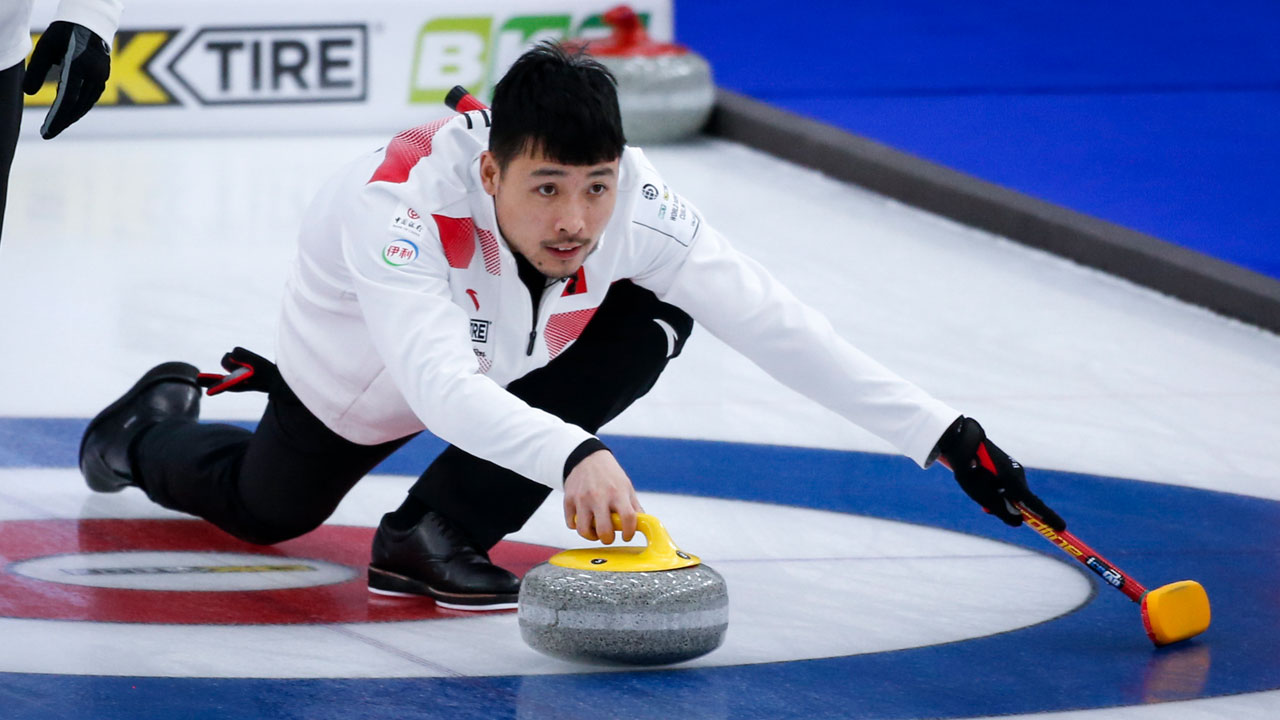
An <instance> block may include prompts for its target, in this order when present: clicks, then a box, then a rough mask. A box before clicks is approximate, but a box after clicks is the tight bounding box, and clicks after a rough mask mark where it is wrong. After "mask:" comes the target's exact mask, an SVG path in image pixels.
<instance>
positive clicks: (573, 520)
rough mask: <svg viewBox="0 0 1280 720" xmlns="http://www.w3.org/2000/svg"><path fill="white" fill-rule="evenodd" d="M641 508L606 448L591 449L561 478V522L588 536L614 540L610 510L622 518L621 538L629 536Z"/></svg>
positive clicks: (628, 537) (627, 480)
mask: <svg viewBox="0 0 1280 720" xmlns="http://www.w3.org/2000/svg"><path fill="white" fill-rule="evenodd" d="M641 512H644V508H642V507H640V499H639V498H637V497H636V491H635V488H634V487H632V485H631V479H630V478H628V477H627V473H626V472H625V471H623V469H622V466H621V465H619V464H618V461H617V460H615V459H614V457H613V453H611V452H609V451H608V450H597V451H596V452H594V453H591V454H590V455H588V456H587V457H586V458H584V459H583V460H582V462H580V463H578V464H577V466H575V467H574V468H573V470H572V471H571V472H570V473H569V477H567V478H565V479H564V523H565V525H567V526H568V527H569V529H571V530H577V531H578V534H579V535H581V536H582V537H584V538H586V539H588V540H599V541H600V542H602V543H604V544H605V545H609V544H611V543H613V518H612V517H611V515H612V513H617V514H618V517H620V518H621V519H622V539H623V540H624V541H629V540H631V538H632V537H633V536H635V533H636V513H641Z"/></svg>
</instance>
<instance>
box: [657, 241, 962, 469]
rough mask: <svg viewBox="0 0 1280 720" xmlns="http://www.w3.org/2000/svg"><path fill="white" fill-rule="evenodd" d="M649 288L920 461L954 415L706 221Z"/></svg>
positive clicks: (794, 386) (756, 360)
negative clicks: (656, 287)
mask: <svg viewBox="0 0 1280 720" xmlns="http://www.w3.org/2000/svg"><path fill="white" fill-rule="evenodd" d="M658 294H659V296H660V297H661V298H662V299H663V300H664V301H666V302H669V303H671V304H672V305H675V306H677V307H680V308H683V309H684V310H685V311H686V312H688V313H689V314H690V315H692V316H693V318H694V319H695V320H697V321H698V322H699V323H701V324H702V325H703V326H705V327H706V328H707V330H709V331H710V332H711V333H712V334H713V335H715V336H716V337H718V338H720V339H721V340H723V341H724V342H726V343H727V344H728V345H729V346H730V347H732V348H734V349H735V350H737V351H738V352H740V353H742V354H743V355H745V356H746V357H747V358H749V359H750V360H751V361H752V362H754V363H755V364H756V365H759V366H760V367H761V368H762V369H763V370H765V371H766V372H768V373H769V374H770V375H772V376H773V377H774V378H776V379H777V380H779V381H781V382H782V383H783V384H785V385H786V386H788V387H790V388H791V389H793V390H796V391H797V392H800V393H802V394H803V395H805V396H807V397H809V398H810V399H812V400H814V401H816V402H818V403H820V404H821V405H824V406H826V407H827V408H830V409H831V410H834V411H835V412H837V413H839V414H841V415H843V416H844V417H845V418H847V419H849V420H850V421H852V422H854V423H855V424H857V425H860V426H861V427H863V428H865V429H867V430H869V431H870V432H872V433H874V434H875V435H877V436H879V437H880V438H882V439H884V440H885V441H887V442H889V443H890V444H891V445H893V446H894V447H896V448H898V450H899V451H901V452H902V453H903V454H904V455H906V456H908V457H910V458H911V459H912V460H915V461H916V462H917V463H918V464H919V465H921V466H922V467H923V466H925V465H926V463H927V462H928V459H929V454H930V453H931V451H932V450H933V448H934V446H935V445H936V444H937V442H938V439H939V438H941V437H942V434H943V432H945V431H946V429H947V427H948V426H949V425H950V424H951V423H952V422H954V421H955V419H956V418H957V417H959V415H960V413H958V412H956V411H955V410H953V409H952V408H950V407H948V406H947V405H946V404H945V403H942V402H940V401H939V400H937V399H935V398H933V397H932V396H930V395H929V394H928V393H926V392H924V391H923V390H921V389H920V388H919V387H917V386H915V385H913V384H911V383H910V382H908V381H906V380H904V379H903V378H901V377H899V376H898V375H896V374H894V373H893V372H891V371H890V370H889V369H888V368H885V367H884V366H883V365H881V364H879V363H878V362H876V361H875V360H872V359H871V358H870V357H868V356H867V355H866V354H864V353H862V352H861V351H860V350H858V349H857V348H855V347H853V346H852V345H851V344H849V343H848V342H846V341H845V340H844V339H843V338H841V337H840V336H839V335H837V334H836V331H835V329H834V328H833V327H832V326H831V323H830V321H828V320H827V318H826V317H824V316H823V315H822V314H821V313H819V312H818V311H816V310H814V309H813V308H811V307H809V306H807V305H805V304H804V303H802V302H800V300H798V299H797V298H796V297H795V296H794V295H792V294H791V292H790V291H789V290H788V289H787V288H786V287H784V286H783V285H782V283H780V282H778V281H777V280H776V279H775V278H774V277H773V276H772V275H770V274H769V272H768V271H767V270H765V269H764V267H762V266H761V265H760V264H759V263H757V262H755V261H754V260H752V259H751V258H749V257H747V256H745V255H743V254H741V253H739V252H738V251H737V250H735V249H734V248H733V247H731V246H730V245H729V242H728V241H727V240H726V239H725V238H724V237H723V236H721V235H720V234H719V233H717V232H716V231H715V229H714V228H711V227H709V226H707V225H706V224H705V223H704V224H702V225H701V227H700V228H699V229H698V237H697V241H696V242H695V243H693V244H692V247H691V248H690V249H689V251H688V255H687V257H685V258H684V261H683V263H682V264H681V265H680V267H679V269H678V270H676V271H675V272H674V274H673V275H672V276H671V280H670V285H669V287H667V288H666V289H665V290H664V291H662V290H660V291H658Z"/></svg>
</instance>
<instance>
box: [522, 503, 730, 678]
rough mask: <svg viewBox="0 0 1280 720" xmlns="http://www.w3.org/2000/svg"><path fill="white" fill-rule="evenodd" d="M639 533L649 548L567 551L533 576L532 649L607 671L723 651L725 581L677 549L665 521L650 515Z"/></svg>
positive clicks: (529, 600)
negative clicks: (609, 667) (608, 667)
mask: <svg viewBox="0 0 1280 720" xmlns="http://www.w3.org/2000/svg"><path fill="white" fill-rule="evenodd" d="M638 525H639V530H640V532H641V533H643V534H644V536H645V540H646V542H647V545H646V546H645V547H617V548H582V549H578V550H565V551H564V552H561V553H558V554H556V555H554V556H552V557H551V559H550V560H548V561H547V562H545V563H542V564H541V565H538V566H537V567H535V568H533V569H532V570H530V571H529V572H528V573H526V574H525V576H524V581H523V582H522V583H521V584H520V600H519V613H518V614H519V622H520V635H521V637H523V638H524V641H525V642H526V643H528V644H529V646H530V647H532V648H533V649H534V650H537V651H539V652H541V653H544V654H546V655H550V656H552V657H557V658H560V659H562V660H572V661H577V662H589V663H600V664H606V665H615V664H621V665H666V664H670V663H677V662H682V661H684V660H692V659H693V658H696V657H700V656H702V655H706V654H707V653H709V652H711V651H712V650H715V649H716V648H718V647H720V644H721V643H722V642H724V633H725V630H726V629H727V628H728V627H729V593H728V590H727V588H726V586H725V582H724V578H723V577H721V576H720V573H718V572H716V571H715V570H712V569H711V568H710V567H708V566H706V565H703V564H702V561H701V560H699V559H698V558H697V557H695V556H693V555H689V554H688V553H685V552H682V551H681V550H680V549H679V548H677V547H676V546H675V544H674V543H672V542H671V536H670V535H668V534H667V531H666V529H665V528H663V527H662V523H660V522H658V519H657V518H655V517H653V516H652V515H645V514H643V513H642V514H640V515H639V516H638ZM613 526H614V528H615V529H621V523H620V521H619V519H618V516H617V515H614V516H613Z"/></svg>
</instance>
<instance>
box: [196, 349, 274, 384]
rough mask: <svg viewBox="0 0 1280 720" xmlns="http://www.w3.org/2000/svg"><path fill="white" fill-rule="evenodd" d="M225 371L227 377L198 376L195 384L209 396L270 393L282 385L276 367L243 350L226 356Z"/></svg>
mask: <svg viewBox="0 0 1280 720" xmlns="http://www.w3.org/2000/svg"><path fill="white" fill-rule="evenodd" d="M222 367H223V368H224V369H225V370H226V371H227V374H225V375H223V374H222V373H200V374H199V375H197V376H196V383H198V384H199V385H200V387H202V388H208V389H207V390H206V391H205V394H206V395H217V394H218V393H222V392H266V393H269V392H271V391H272V390H274V389H275V388H276V386H277V385H279V383H280V382H281V380H280V371H279V370H277V369H276V364H275V363H273V362H271V361H270V360H268V359H266V358H264V357H262V356H261V355H259V354H257V353H254V352H250V351H248V350H245V349H244V348H242V347H238V348H235V349H234V350H232V351H231V352H229V353H227V354H226V355H223V356H222Z"/></svg>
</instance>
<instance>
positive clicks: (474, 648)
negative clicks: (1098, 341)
mask: <svg viewBox="0 0 1280 720" xmlns="http://www.w3.org/2000/svg"><path fill="white" fill-rule="evenodd" d="M33 473H40V474H41V475H42V477H40V478H39V479H38V482H33V479H32V477H31V475H32V474H33ZM412 481H413V479H412V478H403V477H391V476H373V477H369V478H366V479H365V480H364V481H362V482H361V483H360V484H359V485H357V486H356V488H355V490H354V491H353V492H352V493H351V494H350V495H349V496H348V497H347V498H346V499H345V500H344V501H343V503H342V505H341V506H340V507H339V508H338V511H337V513H335V515H334V516H333V518H331V520H330V522H331V523H333V524H339V525H365V526H367V525H369V524H371V523H370V519H371V518H378V517H379V516H380V514H381V513H382V512H383V511H385V508H387V507H394V506H395V504H396V503H398V502H400V499H402V498H403V497H404V491H405V489H406V487H408V485H409V484H411V483H412ZM32 487H36V488H42V493H41V497H42V498H44V499H45V500H47V501H46V502H42V503H41V504H42V505H43V508H38V507H37V506H36V505H35V504H34V503H32V502H29V503H27V504H17V503H5V502H3V498H4V497H6V496H12V497H21V496H22V495H20V494H19V490H23V489H26V490H29V489H30V488H32ZM7 489H12V490H13V492H11V493H10V492H6V490H7ZM33 499H36V500H38V499H40V498H33ZM645 507H646V509H647V510H648V511H649V512H650V513H652V514H654V515H656V516H657V517H659V518H660V519H661V520H662V522H663V524H664V525H665V526H666V527H667V529H668V530H669V531H670V532H671V534H672V537H673V538H674V539H675V540H676V542H677V543H678V544H679V545H680V547H682V548H685V549H688V550H689V551H691V552H694V553H697V554H698V555H699V556H700V557H701V558H702V560H703V562H705V563H707V564H708V565H710V566H712V567H714V568H715V569H716V570H718V571H719V572H720V574H721V575H723V576H724V577H725V580H726V582H727V583H728V587H729V630H728V633H727V635H726V638H725V643H724V645H723V646H722V647H721V648H720V649H718V650H716V651H715V652H712V653H711V654H709V655H706V656H704V657H701V658H698V659H696V660H693V661H691V662H688V663H684V664H682V665H681V667H712V666H721V665H744V664H754V663H766V662H783V661H791V660H804V659H815V658H824V657H838V656H844V655H855V654H864V653H876V652H885V651H889V650H900V649H906V648H913V647H922V646H926V645H935V644H940V643H946V642H955V641H960V640H966V639H971V638H976V637H983V636H986V635H992V634H995V633H1000V632H1006V631H1010V630H1015V629H1018V628H1021V627H1026V626H1028V625H1033V624H1036V623H1040V622H1044V621H1047V620H1051V619H1053V618H1056V617H1058V616H1060V615H1063V614H1065V613H1068V612H1070V611H1071V610H1073V609H1075V608H1076V607H1079V606H1080V605H1081V604H1083V603H1084V602H1086V601H1087V600H1088V599H1089V597H1090V591H1091V587H1090V584H1089V579H1088V578H1087V577H1085V576H1084V575H1083V574H1082V573H1080V572H1078V571H1076V570H1075V569H1074V568H1073V567H1071V566H1069V565H1068V564H1066V563H1064V562H1061V561H1058V560H1056V559H1053V558H1051V557H1049V556H1047V555H1042V554H1040V553H1036V552H1032V551H1030V550H1026V549H1023V548H1019V547H1015V546H1012V545H1007V544H1004V543H1000V542H996V541H993V540H987V539H985V538H979V537H975V536H972V535H966V534H963V533H958V532H953V531H949V530H943V529H940V528H934V527H926V526H919V525H911V524H907V523H901V522H894V521H890V520H883V519H879V518H870V517H863V516H859V515H849V514H844V513H836V512H827V511H822V510H813V509H806V508H797V507H785V506H777V505H769V504H765V503H757V502H745V501H738V500H721V499H714V498H698V497H689V496H680V495H662V494H657V493H650V494H646V495H645ZM31 508H36V509H37V510H39V515H38V517H33V516H32V515H31V512H32V510H31ZM50 512H53V513H55V514H56V515H58V516H61V517H71V518H89V517H113V518H131V517H138V518H171V517H175V514H173V513H170V512H169V511H166V510H164V509H162V508H159V507H157V506H155V505H152V504H151V503H150V502H149V501H148V500H147V499H146V498H145V497H144V496H142V495H141V494H140V493H120V494H118V495H92V496H87V497H86V496H85V495H84V492H83V485H82V484H81V481H80V478H79V476H78V474H77V473H76V471H75V470H71V469H45V470H31V469H18V468H15V469H4V470H0V519H5V520H10V519H15V520H16V519H43V518H48V517H49V513H50ZM1011 532H1014V531H1011ZM512 539H513V540H518V541H521V542H527V543H534V544H540V545H550V546H553V547H564V546H580V545H583V544H585V541H583V540H581V538H578V537H577V536H576V535H574V534H573V533H572V532H570V531H569V530H567V529H565V527H564V520H563V517H562V514H561V511H560V508H559V503H547V504H546V505H545V506H544V507H543V508H542V509H541V510H540V511H539V512H538V513H537V514H536V515H535V516H534V517H533V519H532V520H530V522H529V523H528V524H527V525H526V527H525V528H524V529H523V530H521V531H520V532H519V533H517V534H516V535H514V536H513V537H512ZM112 555H115V554H112ZM118 558H119V555H115V557H112V558H108V559H109V560H110V562H113V563H114V562H118ZM219 562H221V561H219ZM273 562H279V559H278V558H277V559H274V560H273ZM284 574H286V575H287V574H288V573H284ZM1049 589H1051V590H1049ZM370 601H371V602H380V601H382V600H380V599H374V598H372V597H371V600H370ZM0 636H3V637H4V638H5V642H4V643H0V672H29V673H51V674H68V675H69V674H77V675H118V676H169V677H241V678H244V677H254V678H286V677H287V678H353V677H365V678H368V677H442V676H455V677H456V676H460V675H461V676H486V675H537V674H558V673H581V672H601V671H607V669H605V668H601V667H595V666H585V665H576V664H572V663H568V662H563V661H560V660H555V659H552V658H548V657H544V656H542V655H540V654H538V653H537V652H535V651H534V650H532V649H530V648H529V647H528V646H526V645H525V644H524V643H523V641H522V640H521V639H520V631H519V627H518V625H517V620H516V615H515V613H513V612H504V613H477V614H476V615H475V616H474V617H471V616H468V617H464V618H459V619H450V620H416V621H408V622H385V623H334V624H314V625H260V624H255V625H240V626H237V625H191V624H182V625H161V624H150V623H94V622H83V621H66V620H36V619H21V618H0Z"/></svg>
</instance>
